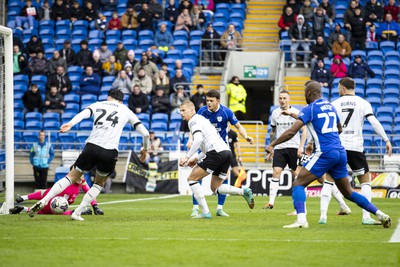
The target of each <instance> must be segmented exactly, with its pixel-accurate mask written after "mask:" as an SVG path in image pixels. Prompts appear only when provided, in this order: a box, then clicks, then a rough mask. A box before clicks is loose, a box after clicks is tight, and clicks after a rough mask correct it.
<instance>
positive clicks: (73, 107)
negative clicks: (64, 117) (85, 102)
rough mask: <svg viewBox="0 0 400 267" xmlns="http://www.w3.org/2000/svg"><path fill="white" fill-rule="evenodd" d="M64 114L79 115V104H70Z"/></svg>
mask: <svg viewBox="0 0 400 267" xmlns="http://www.w3.org/2000/svg"><path fill="white" fill-rule="evenodd" d="M64 112H72V113H75V114H76V113H78V112H79V104H74V103H69V104H67V106H66V107H65V109H64Z"/></svg>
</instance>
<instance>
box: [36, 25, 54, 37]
mask: <svg viewBox="0 0 400 267" xmlns="http://www.w3.org/2000/svg"><path fill="white" fill-rule="evenodd" d="M39 35H40V38H42V39H43V38H49V39H53V38H54V29H50V28H47V29H41V30H40V32H39Z"/></svg>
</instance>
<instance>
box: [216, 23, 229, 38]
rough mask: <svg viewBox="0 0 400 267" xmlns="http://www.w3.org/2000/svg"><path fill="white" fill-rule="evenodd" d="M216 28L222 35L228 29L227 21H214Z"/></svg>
mask: <svg viewBox="0 0 400 267" xmlns="http://www.w3.org/2000/svg"><path fill="white" fill-rule="evenodd" d="M213 27H214V30H216V31H217V32H218V33H219V34H220V35H221V34H222V33H223V32H224V31H225V30H226V28H227V23H226V22H215V23H213Z"/></svg>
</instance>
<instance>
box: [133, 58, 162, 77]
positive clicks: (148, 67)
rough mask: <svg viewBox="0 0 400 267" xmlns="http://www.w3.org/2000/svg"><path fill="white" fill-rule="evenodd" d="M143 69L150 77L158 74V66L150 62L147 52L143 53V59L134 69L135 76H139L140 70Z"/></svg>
mask: <svg viewBox="0 0 400 267" xmlns="http://www.w3.org/2000/svg"><path fill="white" fill-rule="evenodd" d="M142 68H143V69H144V70H145V71H146V74H147V76H148V77H154V75H156V73H157V72H158V68H157V65H156V64H154V63H153V62H151V61H149V59H148V57H147V55H146V53H145V52H143V53H142V59H141V60H140V61H139V62H138V63H136V65H135V66H134V68H133V72H134V73H135V76H137V75H138V74H139V70H140V69H142Z"/></svg>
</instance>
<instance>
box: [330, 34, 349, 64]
mask: <svg viewBox="0 0 400 267" xmlns="http://www.w3.org/2000/svg"><path fill="white" fill-rule="evenodd" d="M352 51H353V50H352V49H351V46H350V44H349V43H348V42H347V41H346V40H345V39H344V35H343V34H342V33H340V34H339V35H338V39H337V41H335V42H334V43H333V45H332V55H334V56H336V55H340V56H341V58H345V57H350V55H351V52H352Z"/></svg>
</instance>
